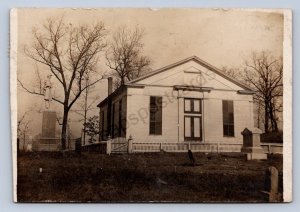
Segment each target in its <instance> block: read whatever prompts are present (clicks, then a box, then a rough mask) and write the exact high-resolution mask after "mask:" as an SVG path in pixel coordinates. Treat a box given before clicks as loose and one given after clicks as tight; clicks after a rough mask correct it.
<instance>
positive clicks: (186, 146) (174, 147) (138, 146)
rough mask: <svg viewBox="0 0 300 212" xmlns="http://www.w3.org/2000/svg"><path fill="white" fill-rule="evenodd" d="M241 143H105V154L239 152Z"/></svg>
mask: <svg viewBox="0 0 300 212" xmlns="http://www.w3.org/2000/svg"><path fill="white" fill-rule="evenodd" d="M241 148H242V144H241V143H201V142H184V143H175V142H174V143H157V142H143V143H140V142H134V141H133V140H129V141H112V140H110V141H107V153H108V154H111V153H127V152H128V153H142V152H160V151H164V152H187V151H188V150H191V151H193V152H216V153H218V152H241Z"/></svg>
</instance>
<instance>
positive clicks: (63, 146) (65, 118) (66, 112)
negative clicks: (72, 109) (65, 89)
mask: <svg viewBox="0 0 300 212" xmlns="http://www.w3.org/2000/svg"><path fill="white" fill-rule="evenodd" d="M68 115H69V110H68V108H67V107H65V106H64V116H63V123H62V129H61V149H62V150H65V149H66V143H67V125H68Z"/></svg>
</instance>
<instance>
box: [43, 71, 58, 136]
mask: <svg viewBox="0 0 300 212" xmlns="http://www.w3.org/2000/svg"><path fill="white" fill-rule="evenodd" d="M51 77H52V75H51V74H49V75H48V76H47V80H46V81H45V84H44V91H45V93H44V100H45V108H46V109H45V110H44V111H43V122H42V138H55V129H56V112H55V111H51V110H50V103H51V101H52V87H53V84H52V82H51Z"/></svg>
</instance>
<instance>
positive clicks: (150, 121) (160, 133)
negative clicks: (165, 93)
mask: <svg viewBox="0 0 300 212" xmlns="http://www.w3.org/2000/svg"><path fill="white" fill-rule="evenodd" d="M151 98H155V105H156V108H155V109H156V110H157V108H160V110H161V117H160V120H158V121H156V120H155V121H152V120H151V119H152V118H151V115H153V114H154V119H155V118H156V116H155V115H156V113H157V111H155V113H153V112H152V111H151V110H152V109H153V108H152V107H151V106H152V105H151ZM158 98H160V99H161V101H160V106H158V105H157V102H159V101H158V100H157V99H158ZM162 101H163V97H162V96H150V98H149V135H154V136H161V135H162V121H163V120H162V117H163V110H162V109H163V107H162ZM159 122H160V130H159V132H156V127H157V126H156V123H159ZM153 123H154V127H153V126H152V124H153ZM151 129H154V132H153V131H152V130H151Z"/></svg>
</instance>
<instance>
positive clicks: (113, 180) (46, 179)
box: [17, 152, 282, 202]
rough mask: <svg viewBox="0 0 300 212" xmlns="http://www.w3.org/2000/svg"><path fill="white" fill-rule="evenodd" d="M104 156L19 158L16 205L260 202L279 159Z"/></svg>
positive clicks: (31, 155) (44, 154)
mask: <svg viewBox="0 0 300 212" xmlns="http://www.w3.org/2000/svg"><path fill="white" fill-rule="evenodd" d="M194 157H195V159H196V165H195V166H191V165H190V163H189V158H188V155H187V153H147V154H146V153H145V154H132V155H128V154H124V155H110V156H109V155H103V154H97V153H86V152H85V153H82V154H81V156H79V155H77V154H75V153H74V152H65V153H64V154H62V153H60V152H40V153H37V152H31V153H20V154H19V156H18V179H17V196H18V201H19V202H44V201H47V202H53V201H55V202H57V201H58V202H69V201H72V202H148V201H152V202H243V201H248V202H264V201H266V200H265V196H264V195H263V194H262V192H261V191H263V190H265V183H266V181H265V171H266V170H267V168H268V167H269V166H275V167H276V168H277V169H278V170H279V180H280V183H279V190H280V192H282V156H280V155H269V159H268V160H266V161H246V160H245V157H244V155H242V154H204V153H194Z"/></svg>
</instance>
